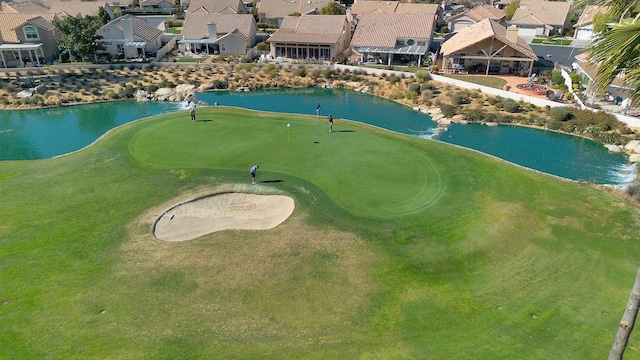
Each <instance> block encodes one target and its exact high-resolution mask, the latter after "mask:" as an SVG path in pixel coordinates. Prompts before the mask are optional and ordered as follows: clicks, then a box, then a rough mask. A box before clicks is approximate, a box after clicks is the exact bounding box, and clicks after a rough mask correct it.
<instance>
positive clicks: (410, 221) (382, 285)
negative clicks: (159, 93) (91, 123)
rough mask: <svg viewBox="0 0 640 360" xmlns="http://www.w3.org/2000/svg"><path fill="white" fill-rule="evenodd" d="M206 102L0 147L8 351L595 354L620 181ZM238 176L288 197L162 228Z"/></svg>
mask: <svg viewBox="0 0 640 360" xmlns="http://www.w3.org/2000/svg"><path fill="white" fill-rule="evenodd" d="M198 120H199V121H197V122H195V123H192V122H191V121H190V120H189V115H188V113H187V112H186V111H181V112H176V113H171V114H165V115H161V116H157V117H153V118H148V119H142V120H139V121H137V122H135V123H131V124H127V125H125V126H122V127H120V128H117V129H115V130H113V131H112V132H111V133H109V134H108V135H107V136H106V137H105V138H103V139H101V140H100V141H99V142H97V143H96V144H94V145H93V146H91V147H89V148H87V149H84V150H82V151H79V152H77V153H74V154H70V155H67V156H63V157H59V158H55V159H49V160H38V161H5V162H0V194H2V196H1V197H0V216H1V217H2V219H3V221H2V222H1V223H0V344H2V346H0V358H1V359H43V358H52V359H132V358H133V359H140V358H144V359H177V358H182V359H238V358H241V359H405V358H407V359H409V358H413V359H490V360H494V359H554V360H555V359H571V360H573V359H602V358H606V356H607V354H608V352H609V349H610V347H611V343H612V340H613V337H614V335H615V333H616V331H617V327H618V322H619V320H620V317H621V315H622V312H623V311H624V307H625V304H626V302H627V299H628V296H629V291H630V289H631V286H632V285H633V280H634V277H635V273H636V270H637V266H638V258H639V256H640V244H639V237H638V234H640V222H639V220H640V213H639V211H638V208H637V207H636V206H634V205H633V204H631V203H629V202H627V201H626V200H624V199H623V198H621V197H619V195H616V194H615V193H614V192H611V191H608V190H606V189H595V188H593V187H592V186H590V185H589V184H581V183H575V182H569V181H563V180H559V179H557V178H554V177H551V176H547V175H544V174H540V173H537V172H534V171H529V170H526V169H522V168H520V167H517V166H513V165H510V164H507V163H505V162H502V161H500V160H497V159H495V158H491V157H487V156H483V155H481V154H478V153H476V152H473V151H467V150H465V149H461V148H458V147H455V146H450V145H447V144H443V143H439V142H436V141H429V140H424V139H420V138H414V137H409V136H406V135H402V134H397V133H392V132H388V131H385V130H382V129H378V128H374V127H370V126H367V125H364V124H360V123H356V122H350V121H347V120H344V119H336V120H335V124H334V127H333V132H331V133H329V131H328V124H327V122H326V120H325V119H320V120H316V118H315V116H298V115H288V114H270V113H260V112H254V111H247V110H242V109H234V108H226V107H201V108H199V109H198ZM287 124H289V125H290V126H287ZM255 164H259V165H260V169H259V171H258V174H257V180H258V183H257V184H256V185H252V184H251V182H250V177H249V176H248V171H249V168H250V167H251V166H252V165H255ZM230 193H243V194H256V195H277V196H285V197H287V198H290V199H293V201H294V203H295V209H294V210H293V212H292V213H291V214H290V216H289V217H285V218H284V219H286V220H284V221H283V222H281V223H280V224H279V225H277V226H275V227H273V228H268V229H259V228H250V229H228V230H223V231H216V232H213V233H210V234H206V235H202V236H199V237H197V238H195V239H192V240H189V241H179V242H171V241H161V240H158V239H157V238H155V237H154V235H153V227H154V223H155V222H156V221H157V219H158V218H159V217H161V216H163V214H165V213H166V212H167V210H168V209H172V208H173V207H175V206H176V205H178V204H182V203H185V202H188V201H190V200H193V199H197V198H200V197H206V196H209V195H212V194H230ZM236 205H237V204H236ZM243 216H244V215H243ZM279 221H281V220H279ZM639 346H640V338H639V337H638V336H637V335H636V334H635V333H633V335H632V337H631V339H630V343H629V346H628V348H627V351H626V353H625V359H640V349H639Z"/></svg>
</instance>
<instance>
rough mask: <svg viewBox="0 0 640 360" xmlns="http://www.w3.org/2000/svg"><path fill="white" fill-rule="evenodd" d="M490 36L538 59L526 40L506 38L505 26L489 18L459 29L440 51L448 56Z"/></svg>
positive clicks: (529, 56)
mask: <svg viewBox="0 0 640 360" xmlns="http://www.w3.org/2000/svg"><path fill="white" fill-rule="evenodd" d="M492 37H493V38H495V39H497V40H499V41H501V42H502V43H504V44H505V45H508V46H510V47H512V48H514V49H516V50H518V51H519V52H520V53H522V54H523V55H525V56H527V57H528V58H531V59H534V60H537V59H538V56H537V55H536V54H535V53H534V52H533V50H532V49H531V47H530V46H529V44H527V42H526V41H524V40H523V39H521V38H518V41H517V42H516V43H514V42H512V41H510V40H508V39H507V28H505V27H504V26H502V25H500V24H498V23H497V22H495V21H494V20H490V19H485V20H482V21H480V22H477V23H475V24H472V25H469V26H467V27H464V28H462V29H460V31H458V32H457V33H456V34H455V35H453V36H452V37H451V38H450V39H449V40H447V41H445V42H444V43H443V44H442V47H441V48H440V52H441V53H442V54H443V55H445V56H448V55H450V54H452V53H455V52H458V51H460V50H462V49H465V48H467V47H469V46H472V45H474V44H476V43H479V42H480V41H482V40H485V39H489V38H492ZM476 50H477V49H476Z"/></svg>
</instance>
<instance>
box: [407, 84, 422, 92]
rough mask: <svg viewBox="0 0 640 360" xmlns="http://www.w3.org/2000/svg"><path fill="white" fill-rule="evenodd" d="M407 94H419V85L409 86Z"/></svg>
mask: <svg viewBox="0 0 640 360" xmlns="http://www.w3.org/2000/svg"><path fill="white" fill-rule="evenodd" d="M409 92H412V93H414V94H419V93H420V84H411V85H409Z"/></svg>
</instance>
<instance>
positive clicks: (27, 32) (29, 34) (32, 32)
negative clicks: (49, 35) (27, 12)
mask: <svg viewBox="0 0 640 360" xmlns="http://www.w3.org/2000/svg"><path fill="white" fill-rule="evenodd" d="M24 37H25V38H26V39H27V40H38V39H40V37H39V36H38V29H36V27H35V26H25V27H24Z"/></svg>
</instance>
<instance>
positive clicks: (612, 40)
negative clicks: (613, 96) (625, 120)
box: [581, 0, 640, 104]
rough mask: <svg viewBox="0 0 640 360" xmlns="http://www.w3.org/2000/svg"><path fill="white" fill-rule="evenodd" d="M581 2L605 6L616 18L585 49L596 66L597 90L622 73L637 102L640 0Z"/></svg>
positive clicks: (639, 88)
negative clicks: (613, 22)
mask: <svg viewBox="0 0 640 360" xmlns="http://www.w3.org/2000/svg"><path fill="white" fill-rule="evenodd" d="M581 4H593V5H600V6H608V7H609V9H610V11H609V12H608V14H607V15H606V16H610V17H612V18H614V19H617V23H615V24H613V25H610V26H611V28H610V29H604V30H603V31H602V33H601V35H600V37H599V39H598V40H597V41H594V42H593V43H592V44H591V45H590V46H589V47H588V48H587V50H586V51H587V54H588V55H589V60H590V61H591V62H592V63H594V64H598V65H599V66H598V73H597V75H596V78H595V82H596V84H597V87H598V89H599V90H600V91H601V92H606V90H607V88H608V87H609V85H610V84H611V83H612V82H613V80H614V79H615V78H616V77H618V76H621V77H623V79H624V83H625V86H627V87H629V88H631V90H632V91H631V92H632V94H631V101H632V103H634V104H640V66H639V65H640V60H639V58H640V21H639V20H638V19H639V18H640V0H631V1H630V0H583V1H582V2H581ZM631 16H635V17H633V18H631ZM594 30H598V29H594Z"/></svg>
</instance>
